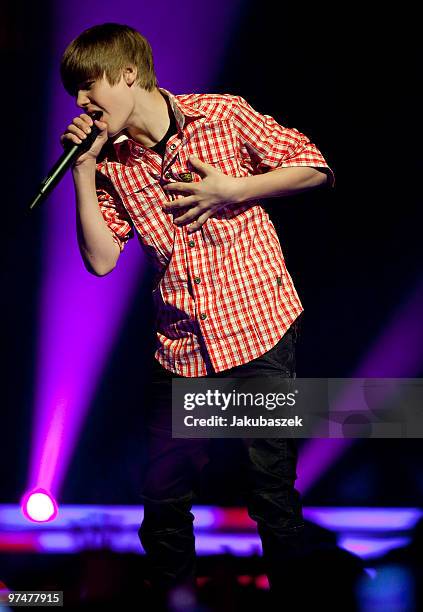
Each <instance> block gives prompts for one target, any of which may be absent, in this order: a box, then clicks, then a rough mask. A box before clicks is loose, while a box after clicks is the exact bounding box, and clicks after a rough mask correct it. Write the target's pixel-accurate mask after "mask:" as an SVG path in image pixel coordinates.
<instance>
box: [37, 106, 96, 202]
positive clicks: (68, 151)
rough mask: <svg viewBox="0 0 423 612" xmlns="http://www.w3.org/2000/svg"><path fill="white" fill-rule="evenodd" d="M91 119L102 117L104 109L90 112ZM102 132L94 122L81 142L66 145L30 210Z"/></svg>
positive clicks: (42, 184)
mask: <svg viewBox="0 0 423 612" xmlns="http://www.w3.org/2000/svg"><path fill="white" fill-rule="evenodd" d="M88 114H89V116H90V117H91V119H93V120H94V119H97V121H98V120H99V119H100V118H101V116H102V114H103V112H102V111H93V112H92V113H88ZM99 133H100V129H99V128H98V127H97V126H96V125H95V123H93V125H92V126H91V132H90V133H89V134H87V137H86V138H84V140H83V141H82V142H81V143H80V144H75V143H74V142H72V143H70V144H66V145H65V151H64V152H63V153H62V155H61V156H60V157H59V159H58V160H57V162H56V163H55V164H54V166H53V168H52V169H51V170H50V172H49V173H48V175H47V176H46V178H45V179H44V180H43V181H42V182H41V185H40V187H39V189H38V193H37V195H36V196H35V198H34V199H33V200H32V202H31V205H30V207H29V210H32V209H33V208H35V207H36V206H38V205H39V204H41V202H43V201H44V200H45V199H46V197H47V196H48V195H49V193H50V192H51V191H52V190H53V188H54V187H55V186H56V185H57V183H58V182H59V181H60V179H61V178H62V177H63V175H64V174H65V172H66V171H67V170H68V169H69V168H70V167H71V165H72V164H73V162H74V161H75V160H76V158H77V157H79V156H80V155H81V153H84V152H85V151H88V149H90V148H91V146H92V144H93V142H94V140H95V139H96V138H97V136H98V135H99Z"/></svg>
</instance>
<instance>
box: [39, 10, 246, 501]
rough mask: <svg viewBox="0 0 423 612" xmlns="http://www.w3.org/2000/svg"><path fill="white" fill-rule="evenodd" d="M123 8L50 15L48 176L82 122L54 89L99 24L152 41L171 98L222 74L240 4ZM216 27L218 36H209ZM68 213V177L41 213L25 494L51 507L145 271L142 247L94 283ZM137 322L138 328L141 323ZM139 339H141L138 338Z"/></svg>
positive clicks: (70, 103)
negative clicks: (77, 45) (39, 492)
mask: <svg viewBox="0 0 423 612" xmlns="http://www.w3.org/2000/svg"><path fill="white" fill-rule="evenodd" d="M124 4H125V8H126V9H127V11H123V7H122V3H116V2H111V1H100V0H95V1H92V2H89V3H88V4H87V3H86V2H84V3H83V2H76V4H75V3H73V4H72V6H71V5H70V4H67V3H56V4H53V5H52V10H53V11H56V14H55V15H54V18H53V23H54V24H55V39H54V43H53V49H52V53H51V56H52V58H54V59H53V61H52V64H51V66H50V69H51V70H52V73H51V74H50V81H51V82H52V83H53V86H52V92H51V101H52V102H51V109H50V113H49V118H50V121H49V125H48V133H47V134H46V141H47V139H51V136H52V134H56V135H57V143H56V146H55V147H52V149H51V150H50V151H49V154H48V155H47V156H46V157H47V158H46V167H50V166H51V165H52V163H53V162H54V161H55V160H56V159H57V157H58V156H59V155H60V153H61V146H60V144H59V139H58V135H59V134H61V133H63V131H64V130H65V128H66V126H67V125H68V123H69V122H70V121H71V118H72V117H74V116H75V115H77V114H79V113H80V112H81V109H78V108H76V106H75V104H74V101H73V100H71V99H70V97H69V96H68V95H67V94H66V93H65V92H64V91H63V89H62V87H61V84H60V79H59V64H60V58H61V55H62V53H63V51H64V49H65V47H66V45H67V44H68V43H69V42H70V41H71V40H72V39H73V38H75V37H76V36H77V35H78V34H80V33H81V32H82V31H83V30H84V29H86V28H88V27H90V26H92V25H95V24H98V23H104V22H107V21H113V22H117V23H128V24H129V25H131V26H133V27H135V28H137V29H138V30H140V31H141V33H142V34H144V35H145V36H147V38H148V39H149V40H150V42H151V44H152V47H153V54H154V56H155V66H156V71H157V74H158V77H159V81H160V84H161V85H163V86H164V87H165V88H166V89H169V90H170V91H173V92H174V93H181V92H182V91H183V90H186V91H187V92H190V91H196V90H197V91H201V90H202V89H207V86H210V83H211V79H212V78H213V77H214V73H213V71H214V70H217V69H218V68H219V67H220V60H221V59H222V55H223V52H224V44H223V43H224V38H225V37H224V36H222V32H226V33H228V32H229V31H230V21H231V19H232V18H233V17H234V16H236V14H237V7H238V6H239V5H240V0H233V1H232V2H223V1H222V2H216V3H210V4H209V5H204V6H202V7H201V10H198V3H195V2H194V0H182V1H181V2H178V4H177V5H175V3H171V2H162V3H159V4H158V5H157V4H156V5H154V7H153V5H151V4H147V3H142V4H140V3H139V2H135V1H131V2H126V3H124ZM99 16H100V17H99ZM185 16H186V18H185ZM175 21H176V22H177V24H178V27H177V29H175ZM216 21H218V22H219V26H220V27H219V28H210V27H208V24H209V23H211V22H216ZM175 49H176V50H177V52H175ZM74 207H75V203H74V191H73V185H72V179H71V176H70V174H69V175H68V176H66V177H65V178H64V179H63V181H62V182H61V184H60V185H59V186H58V187H57V188H56V190H55V191H54V194H53V195H52V196H50V198H49V200H48V201H47V202H46V203H45V205H44V211H43V213H44V215H45V234H44V237H43V238H42V245H41V246H42V248H43V256H44V261H43V268H44V275H43V281H42V286H41V290H40V302H39V337H38V354H37V369H36V389H35V400H34V401H35V408H34V413H33V427H32V446H31V456H30V466H29V472H30V473H29V477H28V480H29V482H28V487H27V488H28V489H32V488H35V487H37V486H41V487H44V488H45V489H47V490H49V491H51V492H52V494H53V495H54V496H55V497H58V495H59V492H60V488H61V485H62V483H63V480H64V477H65V474H66V472H67V469H68V466H69V462H70V461H71V458H72V455H73V453H74V450H75V446H76V444H77V441H78V437H79V434H80V430H81V428H82V427H83V424H84V420H85V416H86V413H87V411H88V409H89V406H90V403H91V402H92V400H93V397H94V394H95V391H96V388H97V384H98V380H99V378H100V376H101V375H102V373H103V371H104V368H105V365H106V363H107V360H108V358H109V355H110V353H111V351H112V350H113V346H114V345H115V343H116V339H117V337H118V335H119V332H120V330H121V329H122V325H123V324H124V321H125V316H126V315H127V312H128V309H129V306H130V304H131V301H132V299H133V296H134V294H135V291H136V288H137V284H138V283H139V281H140V280H141V279H142V277H143V270H144V263H145V262H144V259H143V257H142V255H141V249H140V248H139V245H137V244H136V240H132V241H131V242H130V243H129V244H128V245H127V247H126V249H125V251H124V253H123V254H122V256H121V259H120V260H119V263H118V266H117V268H116V269H115V270H114V271H113V273H112V274H110V275H108V276H106V277H103V278H96V277H93V276H91V275H90V274H89V273H88V272H86V271H85V269H84V266H83V264H82V261H81V257H80V254H79V252H78V247H77V241H76V232H75V211H74ZM139 321H140V326H141V325H142V323H141V321H142V318H141V317H140V318H139ZM139 332H140V337H141V334H142V329H140V330H139Z"/></svg>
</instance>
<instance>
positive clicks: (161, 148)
mask: <svg viewBox="0 0 423 612" xmlns="http://www.w3.org/2000/svg"><path fill="white" fill-rule="evenodd" d="M164 97H165V96H164ZM165 99H166V104H167V110H168V113H169V118H170V125H169V129H168V130H167V132H166V134H165V135H164V136H163V138H162V139H161V140H160V142H158V143H157V144H155V145H154V147H148V148H149V149H151V150H152V151H156V153H159V155H161V156H162V157H163V156H164V154H165V150H166V143H167V141H168V140H169V138H170V137H171V136H173V134H176V133H177V131H178V128H177V125H176V119H175V115H174V113H173V111H172V109H171V108H170V105H169V102H168V100H167V98H166V97H165Z"/></svg>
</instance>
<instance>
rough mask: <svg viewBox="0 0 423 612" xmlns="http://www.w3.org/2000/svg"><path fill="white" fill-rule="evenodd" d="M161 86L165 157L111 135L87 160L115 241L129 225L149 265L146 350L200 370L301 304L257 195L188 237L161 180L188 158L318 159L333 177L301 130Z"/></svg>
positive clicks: (278, 163)
mask: <svg viewBox="0 0 423 612" xmlns="http://www.w3.org/2000/svg"><path fill="white" fill-rule="evenodd" d="M160 91H161V92H162V94H163V95H165V96H167V97H168V98H169V101H170V104H171V108H172V110H173V112H174V114H175V118H176V122H177V127H178V132H177V134H174V135H173V136H171V137H170V139H169V140H168V142H167V145H166V152H165V155H164V158H162V157H161V156H160V155H159V154H158V153H156V152H155V151H152V150H150V149H148V148H145V147H143V146H142V145H141V144H139V143H137V142H136V141H134V140H133V139H131V138H130V137H128V135H126V133H125V132H124V133H121V134H120V135H118V136H117V137H116V138H115V139H114V140H113V146H112V148H111V151H112V154H111V155H107V154H106V156H105V157H104V159H103V160H101V161H100V162H99V163H98V164H97V174H96V181H97V196H98V201H99V205H100V209H101V212H102V214H103V217H104V219H105V221H106V223H107V225H108V227H109V229H110V231H111V232H112V235H113V237H114V240H115V241H116V242H117V244H118V245H119V247H120V249H121V250H123V248H124V245H125V243H126V242H127V241H128V240H129V238H131V237H132V236H133V235H134V229H135V230H136V232H137V234H138V237H139V240H140V243H141V246H142V247H143V249H144V251H145V253H146V255H148V256H149V258H150V260H151V261H152V263H153V264H154V266H155V269H156V271H157V277H156V283H155V288H154V290H153V300H154V305H155V313H156V334H157V348H156V352H155V358H156V359H157V360H158V361H159V362H160V363H161V365H162V366H164V367H165V368H166V369H168V370H171V371H172V372H174V373H177V374H180V375H182V376H187V377H192V376H205V375H206V374H209V373H213V371H215V372H220V371H222V370H226V369H228V368H232V367H234V366H237V365H241V364H243V363H246V362H248V361H251V360H252V359H255V358H256V357H259V356H260V355H262V354H264V353H265V352H266V351H268V350H270V349H271V348H272V347H273V346H274V345H275V344H276V343H277V342H278V341H279V340H280V339H281V337H282V336H283V335H284V333H285V332H286V331H287V330H288V329H289V327H290V326H291V325H292V323H293V322H294V321H295V319H296V318H297V317H298V315H299V314H300V313H301V312H302V310H303V307H302V305H301V302H300V300H299V298H298V295H297V292H296V290H295V288H294V285H293V282H292V279H291V276H290V275H289V273H288V271H287V269H286V266H285V261H284V256H283V253H282V250H281V246H280V242H279V239H278V236H277V233H276V230H275V227H274V225H273V223H272V222H271V220H270V218H269V215H268V214H267V212H266V211H265V210H264V208H263V207H262V205H261V204H260V202H258V201H249V202H244V203H241V204H237V205H233V204H228V205H227V206H225V207H223V208H221V209H220V210H219V211H218V212H216V213H215V214H213V215H212V216H211V217H209V218H208V219H207V221H206V222H205V223H204V224H203V226H202V227H201V229H200V230H197V231H196V232H193V233H192V234H188V233H187V227H186V226H181V227H176V226H175V225H174V223H173V215H172V213H171V212H169V211H164V210H163V208H162V202H164V201H165V200H169V199H175V197H182V195H176V196H175V194H173V195H171V194H170V193H166V191H165V190H163V188H162V186H163V185H164V184H166V183H168V182H175V181H191V180H192V181H200V180H201V178H200V176H199V175H198V174H196V173H195V172H193V170H192V167H191V166H190V165H189V162H188V157H189V155H195V156H196V157H198V158H199V159H201V160H202V161H204V162H206V163H207V164H211V165H212V166H214V167H215V168H217V169H218V170H220V171H221V172H223V173H225V174H228V175H231V176H236V177H245V176H249V175H253V174H260V173H265V172H267V171H269V170H273V169H275V168H287V167H290V166H311V167H321V168H327V169H328V173H329V180H330V184H331V185H333V184H334V175H333V172H332V170H331V169H330V168H329V167H328V165H327V163H326V161H325V159H324V157H323V156H322V154H321V153H320V151H319V150H318V149H317V148H316V146H315V145H314V144H312V143H311V142H310V140H309V139H308V138H307V137H306V136H305V135H304V134H301V133H300V132H298V130H296V129H289V128H286V127H283V126H281V125H279V124H278V123H277V122H276V121H275V120H274V119H273V118H272V117H270V116H268V115H261V114H259V113H258V112H257V111H255V110H254V109H253V108H252V107H251V106H250V105H249V104H248V103H247V102H246V101H245V100H244V99H243V98H241V97H240V96H233V95H229V94H187V95H177V96H174V95H172V94H171V93H170V92H169V91H167V90H165V89H163V88H160Z"/></svg>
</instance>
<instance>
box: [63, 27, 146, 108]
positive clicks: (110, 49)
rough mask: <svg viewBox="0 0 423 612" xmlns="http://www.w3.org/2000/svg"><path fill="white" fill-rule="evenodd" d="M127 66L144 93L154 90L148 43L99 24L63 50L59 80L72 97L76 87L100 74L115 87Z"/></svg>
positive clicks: (126, 29)
mask: <svg viewBox="0 0 423 612" xmlns="http://www.w3.org/2000/svg"><path fill="white" fill-rule="evenodd" d="M127 65H132V66H135V67H136V68H137V78H136V83H137V84H138V85H139V86H140V87H142V88H144V89H146V90H147V91H152V90H153V89H155V88H156V87H158V81H157V78H156V74H155V72H154V62H153V54H152V51H151V47H150V43H149V42H148V40H147V39H146V38H144V36H142V35H141V34H140V33H139V32H138V31H137V30H134V29H133V28H131V27H129V26H127V25H122V24H119V23H103V24H101V25H96V26H93V27H91V28H88V29H87V30H84V32H82V34H80V35H79V36H78V37H77V38H75V39H74V40H73V41H72V42H71V43H70V44H69V45H68V46H67V48H66V50H65V52H64V54H63V57H62V60H61V63H60V76H61V79H62V83H63V86H64V88H65V89H66V91H67V92H68V93H69V94H70V95H71V96H76V94H77V92H78V85H81V84H82V83H84V82H86V81H88V80H96V79H102V78H103V75H104V74H105V75H106V79H107V81H108V82H109V84H110V85H116V84H117V83H118V82H119V81H120V78H121V75H122V70H123V69H124V68H125V67H126V66H127Z"/></svg>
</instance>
